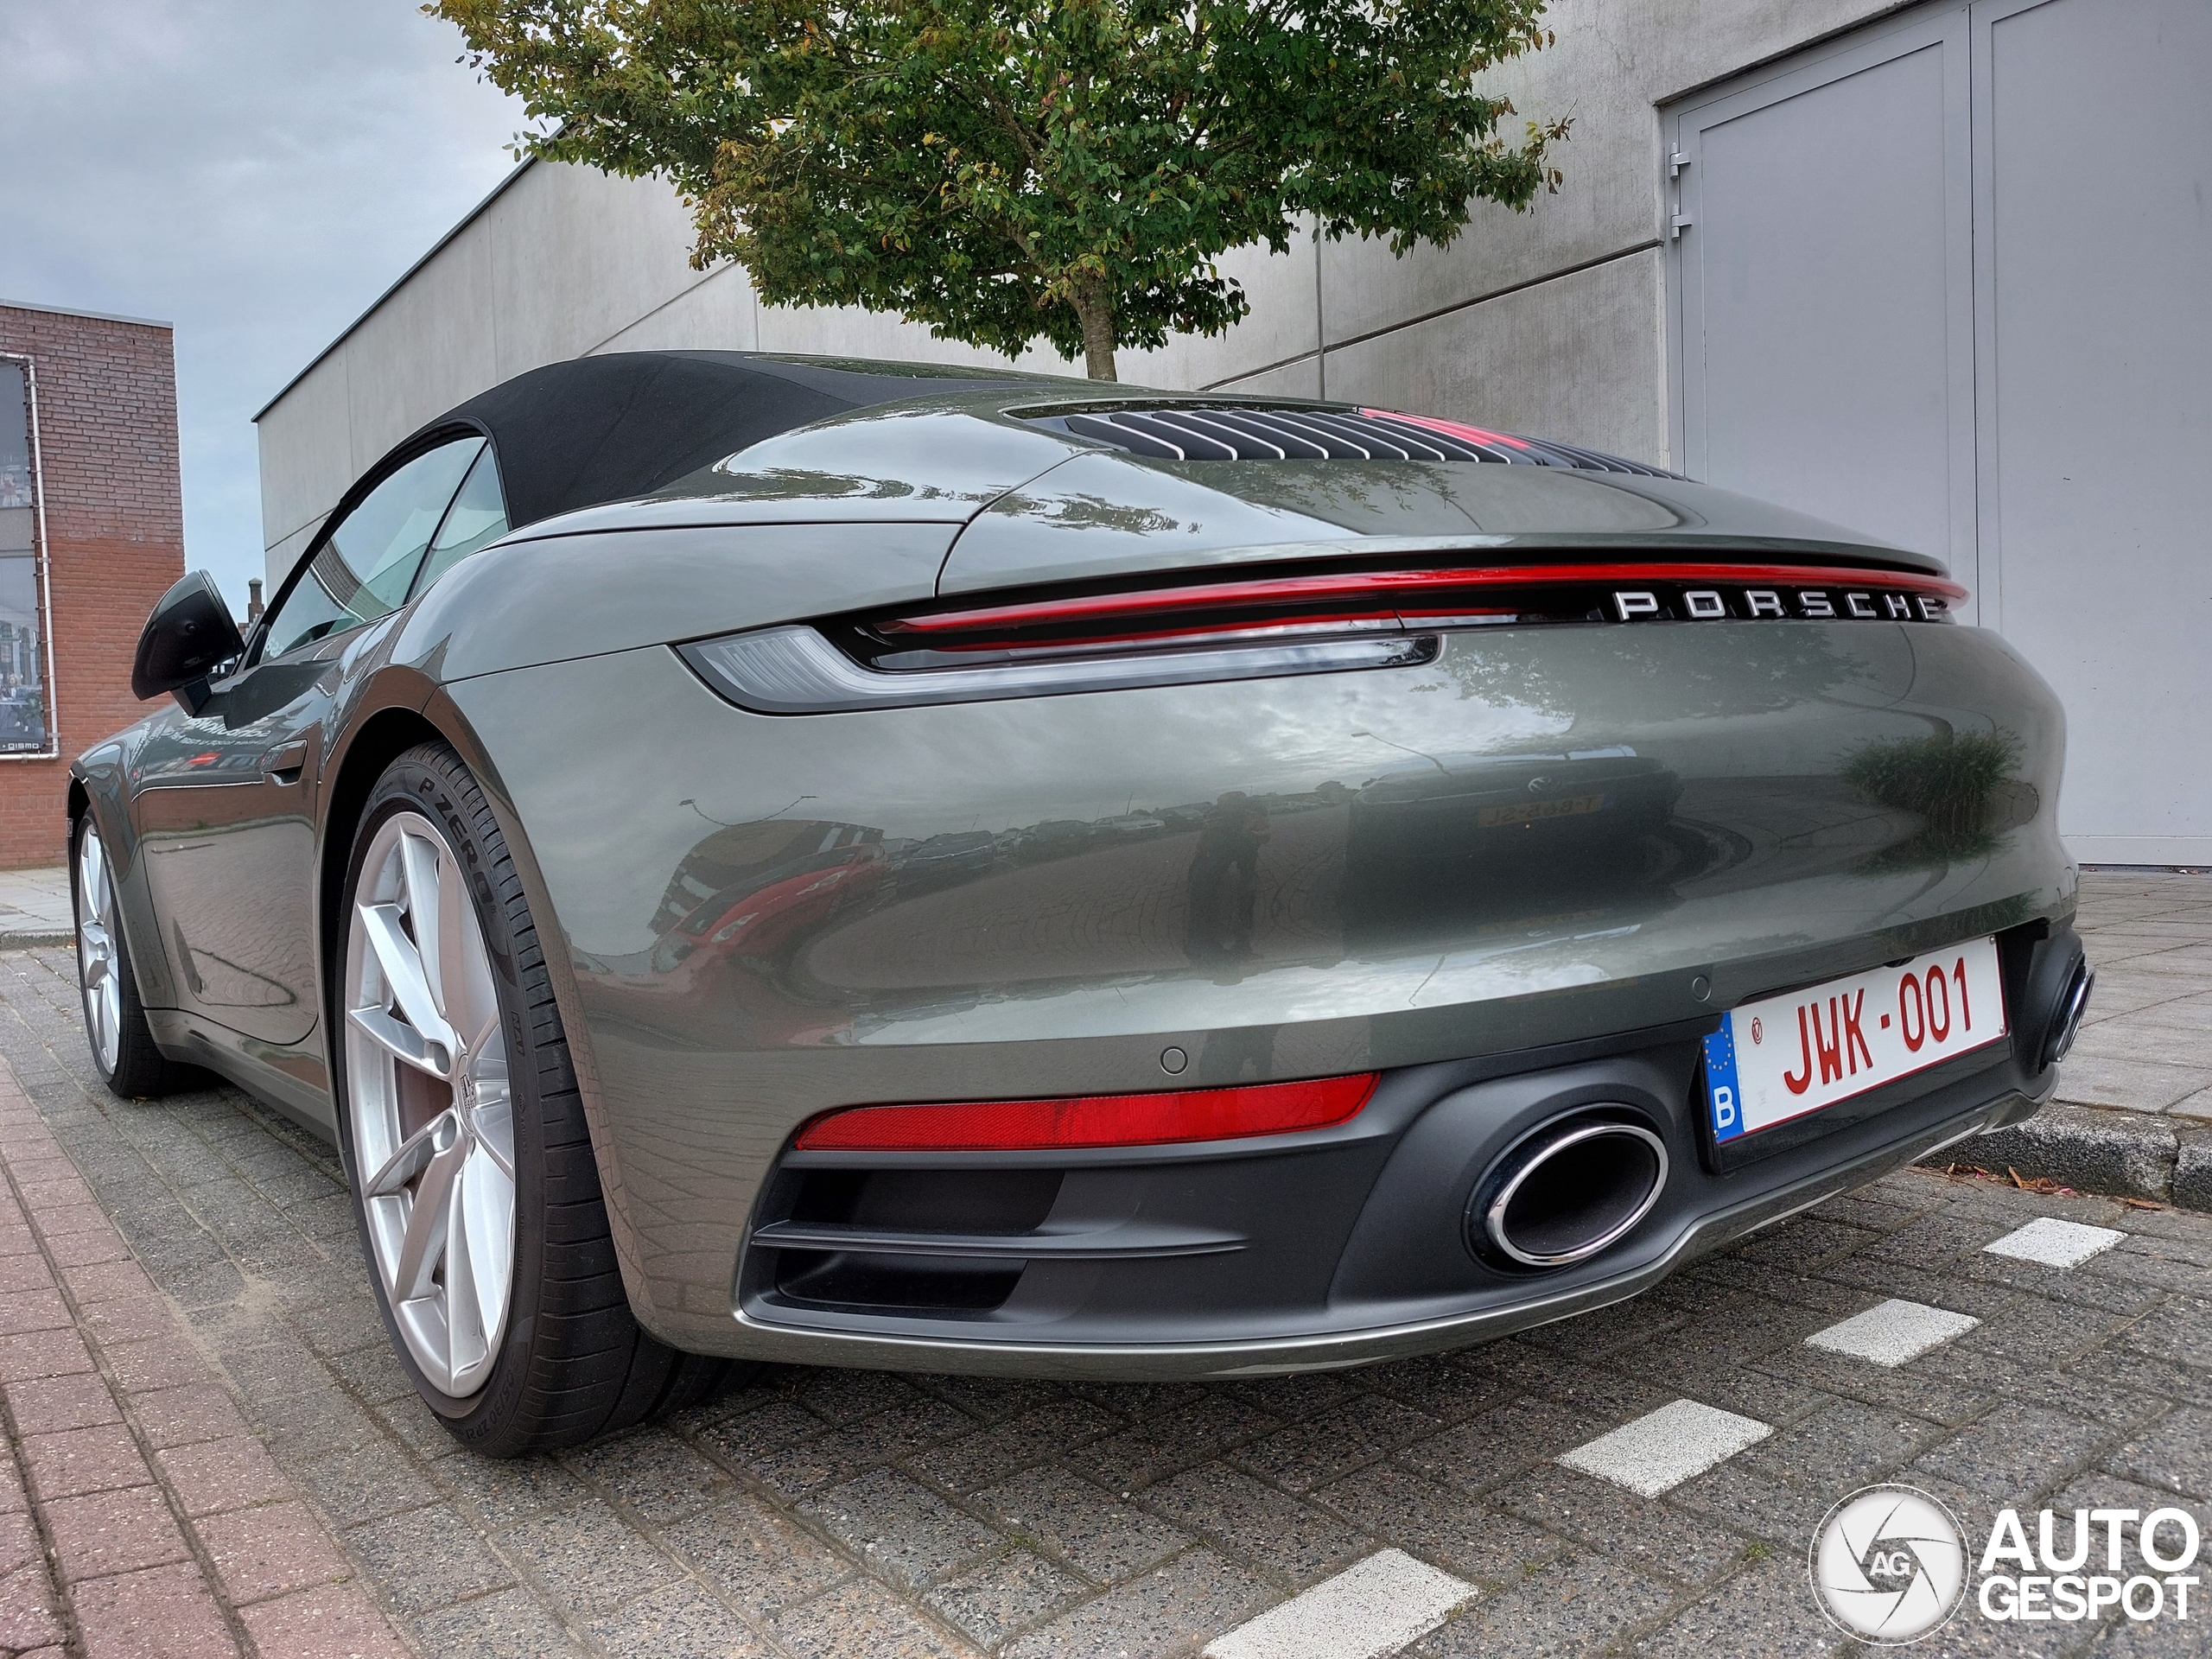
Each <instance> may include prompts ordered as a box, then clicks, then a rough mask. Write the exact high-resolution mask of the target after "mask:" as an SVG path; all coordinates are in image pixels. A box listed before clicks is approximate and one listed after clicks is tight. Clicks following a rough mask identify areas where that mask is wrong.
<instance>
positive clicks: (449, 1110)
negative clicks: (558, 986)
mask: <svg viewBox="0 0 2212 1659" xmlns="http://www.w3.org/2000/svg"><path fill="white" fill-rule="evenodd" d="M345 1006H346V1112H347V1116H348V1127H349V1128H351V1129H352V1130H353V1157H354V1161H355V1164H356V1169H355V1175H356V1178H357V1179H359V1181H360V1183H361V1205H362V1209H363V1210H364V1211H365V1212H366V1214H367V1217H368V1232H369V1243H370V1251H371V1254H372V1255H373V1256H374V1258H375V1263H376V1269H377V1273H378V1276H379V1277H380V1278H381V1279H382V1280H383V1281H384V1288H385V1296H386V1298H387V1300H389V1301H390V1303H391V1312H392V1316H393V1319H395V1320H396V1322H397V1324H398V1326H399V1331H400V1334H401V1336H402V1337H403V1338H405V1340H406V1343H407V1350H408V1352H409V1353H410V1354H411V1355H413V1356H414V1359H415V1363H416V1364H417V1365H418V1366H420V1367H421V1368H422V1370H423V1375H424V1376H426V1377H428V1378H429V1381H430V1383H431V1385H432V1386H433V1387H435V1388H436V1389H438V1390H439V1391H440V1392H441V1393H442V1394H445V1395H448V1396H450V1397H451V1398H453V1399H455V1400H461V1399H466V1398H467V1396H468V1395H472V1394H474V1393H475V1392H476V1391H477V1390H478V1389H480V1388H482V1387H483V1386H484V1382H485V1379H486V1377H487V1376H489V1375H490V1373H491V1370H492V1363H493V1360H494V1358H496V1357H497V1356H498V1354H499V1339H500V1338H501V1336H502V1335H503V1334H504V1333H505V1330H506V1325H507V1308H508V1305H509V1302H510V1300H512V1292H513V1287H514V1273H515V1145H514V1116H513V1109H512V1103H511V1099H510V1096H509V1094H508V1089H507V1045H506V1037H505V1033H504V1032H503V1031H502V1030H501V1028H500V1023H499V997H498V994H497V991H496V989H495V988H494V986H493V979H492V962H491V955H490V952H489V951H488V950H486V946H485V943H484V930H483V927H482V925H481V924H480V923H479V922H478V920H477V918H476V907H475V906H474V904H473V903H472V902H471V901H470V899H469V895H468V891H467V887H466V885H465V883H464V880H463V877H462V875H461V869H460V866H459V864H458V862H457V861H455V859H454V855H453V851H452V849H451V848H449V847H448V845H447V844H446V840H445V837H444V836H442V835H441V834H440V833H439V832H438V830H437V829H436V827H435V825H433V824H432V823H431V822H430V821H429V819H428V818H426V817H423V816H422V815H421V814H420V813H416V812H397V813H395V814H393V815H392V816H391V817H389V818H386V819H385V821H384V823H381V824H380V825H378V828H377V832H376V836H375V837H374V839H372V841H371V842H369V851H368V856H367V858H366V859H365V861H363V863H362V866H361V878H360V883H359V887H357V888H356V890H355V892H354V895H353V912H352V914H351V915H350V917H349V918H348V922H347V927H346V1005H345Z"/></svg>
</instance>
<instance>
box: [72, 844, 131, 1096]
mask: <svg viewBox="0 0 2212 1659" xmlns="http://www.w3.org/2000/svg"><path fill="white" fill-rule="evenodd" d="M115 940H116V920H115V874H114V872H112V871H111V870H110V869H109V868H108V863H107V849H106V847H105V846H104V845H103V844H102V843H101V842H100V832H99V827H98V826H97V825H95V824H94V823H92V822H91V821H90V820H89V819H87V820H86V823H85V828H84V830H83V833H81V834H80V835H79V836H78V837H77V976H78V981H79V983H80V984H81V985H82V986H83V987H84V990H85V1034H86V1036H87V1037H89V1038H90V1039H92V1055H93V1058H96V1059H98V1060H99V1064H100V1071H101V1072H102V1074H103V1075H105V1076H108V1077H112V1076H114V1075H115V1063H116V1060H117V1058H118V1054H119V1052H120V1051H121V1048H122V1046H123V980H122V976H121V975H120V974H119V973H118V971H117V969H118V963H117V962H116V959H115Z"/></svg>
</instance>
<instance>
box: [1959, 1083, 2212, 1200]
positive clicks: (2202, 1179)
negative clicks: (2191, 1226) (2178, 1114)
mask: <svg viewBox="0 0 2212 1659" xmlns="http://www.w3.org/2000/svg"><path fill="white" fill-rule="evenodd" d="M1931 1162H1932V1163H1933V1165H1934V1166H1936V1167H1939V1168H1940V1167H1941V1166H1943V1165H1945V1164H1970V1165H1972V1166H1974V1167H1975V1168H1977V1169H1985V1170H1987V1171H1988V1172H1989V1173H1991V1174H1993V1175H2003V1174H2005V1173H2007V1172H2008V1171H2009V1172H2017V1173H2018V1174H2019V1176H2020V1177H2021V1179H2024V1180H2033V1179H2037V1177H2043V1176H2047V1177H2049V1178H2050V1179H2052V1180H2054V1181H2056V1182H2058V1183H2059V1184H2060V1185H2062V1186H2070V1187H2072V1188H2073V1189H2074V1190H2075V1192H2098V1193H2102V1194H2104V1195H2106V1196H2107V1197H2109V1198H2145V1199H2148V1200H2150V1201H2151V1202H2152V1203H2154V1204H2171V1205H2178V1206H2179V1207H2180V1208H2182V1209H2184V1210H2206V1211H2212V1125H2204V1124H2199V1123H2197V1122H2195V1121H2193V1120H2185V1119H2177V1118H2171V1117H2160V1116H2156V1115H2154V1114H2152V1113H2149V1112H2134V1111H2123V1110H2120V1109H2117V1108H2107V1107H2097V1106H2046V1107H2044V1109H2043V1110H2042V1111H2041V1112H2039V1113H2038V1114H2037V1115H2036V1116H2033V1117H2031V1118H2030V1119H2028V1120H2027V1121H2026V1122H2024V1123H2013V1124H2008V1125H2007V1126H2006V1127H2005V1128H2001V1129H1991V1130H1989V1131H1987V1132H1986V1133H1985V1134H1982V1135H1976V1136H1975V1137H1974V1139H1973V1140H1971V1141H1962V1142H1961V1143H1960V1144H1959V1145H1958V1146H1955V1147H1947V1148H1945V1149H1944V1151H1943V1152H1942V1153H1941V1154H1938V1155H1937V1156H1936V1159H1934V1160H1931Z"/></svg>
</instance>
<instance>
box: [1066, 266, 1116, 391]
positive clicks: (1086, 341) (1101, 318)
mask: <svg viewBox="0 0 2212 1659" xmlns="http://www.w3.org/2000/svg"><path fill="white" fill-rule="evenodd" d="M1070 303H1071V304H1072V305H1073V306H1074V307H1075V315H1076V320H1077V321H1079V322H1080V323H1082V325H1083V359H1084V373H1086V374H1088V375H1089V376H1090V378H1092V379H1094V380H1115V379H1118V378H1120V377H1119V376H1118V375H1116V373H1115V372H1114V302H1113V300H1112V299H1111V298H1110V297H1109V296H1108V294H1107V292H1106V285H1105V284H1104V283H1084V284H1083V285H1082V286H1081V287H1079V288H1077V289H1076V291H1075V293H1074V295H1073V296H1072V297H1071V301H1070Z"/></svg>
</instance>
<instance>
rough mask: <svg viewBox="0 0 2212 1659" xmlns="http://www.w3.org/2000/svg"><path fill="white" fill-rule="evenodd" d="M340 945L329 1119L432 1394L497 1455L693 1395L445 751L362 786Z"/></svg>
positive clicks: (525, 937)
mask: <svg viewBox="0 0 2212 1659" xmlns="http://www.w3.org/2000/svg"><path fill="white" fill-rule="evenodd" d="M343 914H344V918H345V925H344V930H343V933H342V935H341V938H342V944H341V949H342V950H343V953H344V954H343V955H342V957H340V962H339V964H338V965H339V969H340V998H341V1001H340V1008H339V1018H340V1021H341V1022H342V1031H341V1040H340V1045H339V1046H340V1057H339V1058H340V1064H339V1065H338V1068H337V1071H338V1079H337V1080H338V1082H339V1085H340V1102H339V1114H338V1116H339V1122H340V1133H341V1135H342V1137H343V1146H344V1151H345V1154H346V1167H347V1171H348V1173H349V1174H350V1175H351V1177H352V1179H353V1192H354V1198H355V1208H356V1215H357V1218H358V1220H359V1224H360V1230H361V1240H362V1245H363V1248H364V1249H365V1252H366V1254H367V1256H368V1261H369V1267H370V1271H371V1276H372V1279H373V1280H374V1281H375V1283H376V1289H377V1295H378V1301H379V1302H380V1303H381V1304H382V1306H383V1309H384V1314H385V1324H386V1325H387V1327H388V1328H389V1330H390V1332H391V1336H392V1338H393V1343H394V1345H395V1347H396V1348H397V1351H398V1352H399V1355H400V1357H401V1359H402V1360H403V1361H404V1363H405V1365H406V1367H407V1370H408V1371H409V1372H410V1375H411V1376H413V1378H414V1380H415V1385H416V1389H417V1390H418V1391H419V1392H420V1393H421V1395H422V1396H423V1400H424V1401H425V1402H427V1403H428V1404H429V1407H430V1408H431V1410H432V1411H434V1412H435V1413H436V1414H438V1416H439V1417H440V1418H441V1419H442V1421H444V1423H445V1425H446V1427H447V1428H448V1430H450V1431H451V1432H452V1433H453V1434H454V1438H455V1439H457V1440H460V1441H461V1443H462V1444H463V1445H465V1446H469V1447H471V1448H473V1449H474V1450H475V1451H478V1452H485V1453H488V1454H490V1455H492V1456H495V1457H512V1456H516V1455H518V1454H520V1453H522V1452H535V1451H543V1450H547V1449H550V1448H554V1447H558V1446H575V1445H578V1444H581V1443H582V1442H583V1441H585V1440H590V1439H592V1438H594V1436H596V1435H600V1434H603V1433H609V1432H611V1431H613V1430H614V1429H618V1428H621V1427H626V1426H627V1425H629V1424H631V1423H634V1422H638V1421H641V1420H643V1419H644V1418H645V1417H648V1416H651V1415H652V1414H655V1413H657V1412H659V1411H662V1410H665V1409H669V1408H672V1407H675V1406H677V1405H682V1404H686V1403H689V1402H691V1401H694V1400H696V1399H698V1398H700V1397H702V1395H704V1394H705V1393H706V1392H708V1391H709V1389H712V1388H713V1387H714V1386H715V1383H717V1382H718V1381H719V1380H720V1379H721V1376H722V1375H723V1373H724V1372H725V1371H726V1370H727V1369H728V1367H727V1365H726V1364H725V1363H722V1362H720V1361H715V1360H709V1359H702V1358H699V1357H694V1356H691V1355H686V1354H682V1353H678V1352H677V1351H676V1350H674V1349H672V1348H670V1347H668V1346H666V1345H665V1344H662V1343H660V1342H658V1341H656V1340H655V1339H654V1338H652V1337H651V1336H648V1335H647V1334H646V1333H645V1332H644V1331H643V1330H642V1329H641V1328H640V1327H639V1325H638V1323H637V1321H636V1320H635V1319H633V1318H632V1315H631V1313H630V1307H629V1303H628V1301H627V1300H626V1297H625V1295H624V1293H623V1288H622V1280H621V1274H620V1269H619V1268H618V1266H617V1264H616V1262H615V1256H614V1245H613V1237H612V1235H611V1233H610V1231H609V1229H608V1225H607V1206H606V1202H605V1199H604V1198H603V1196H602V1194H601V1189H600V1182H599V1171H598V1166H597V1165H596V1164H595V1163H594V1160H593V1156H592V1148H591V1138H590V1135H589V1133H588V1130H587V1128H586V1127H585V1122H584V1113H583V1103H582V1099H581V1098H580V1097H579V1096H578V1094H577V1091H576V1084H575V1072H574V1070H573V1068H572V1067H571V1065H570V1064H569V1048H568V1040H567V1037H566V1035H565V1033H564V1032H563V1027H562V1024H561V1016H560V1013H559V1011H558V1009H556V1007H555V1006H554V1002H553V994H552V988H551V983H550V979H549V977H548V976H547V973H546V969H545V963H544V957H543V953H542V951H541V950H540V949H539V946H538V942H537V927H536V925H535V924H534V922H533V921H532V920H531V914H530V906H529V903H528V901H527V900H526V899H524V896H523V893H522V885H521V882H520V880H518V877H517V875H516V873H515V868H514V862H513V860H512V858H511V857H510V856H509V855H508V853H507V849H506V843H505V840H504V839H503V838H502V836H501V835H500V832H499V825H498V823H496V822H495V821H494V819H493V816H492V813H491V810H490V808H489V807H488V805H487V804H486V802H485V799H484V795H483V791H481V790H480V789H479V788H478V786H477V784H476V780H475V779H474V777H472V776H471V775H470V773H469V771H468V768H467V766H466V765H465V764H463V762H462V761H461V757H460V756H459V755H457V754H455V753H454V752H453V751H452V750H451V749H449V748H448V747H446V746H444V745H443V744H425V745H423V746H422V747H417V748H415V749H411V750H410V751H409V752H408V753H405V754H404V755H402V756H401V757H400V758H399V759H398V760H396V761H394V762H393V763H392V765H391V767H390V769H389V770H387V771H386V772H385V774H384V776H383V778H382V779H379V780H378V784H377V786H376V789H375V791H373V792H372V794H371V796H370V798H369V801H368V805H367V809H366V810H365V812H364V814H363V816H362V819H361V825H360V829H359V831H358V833H357V835H356V836H355V840H354V846H353V859H352V862H351V865H350V867H349V870H348V874H347V879H346V902H345V910H344V912H343Z"/></svg>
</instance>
